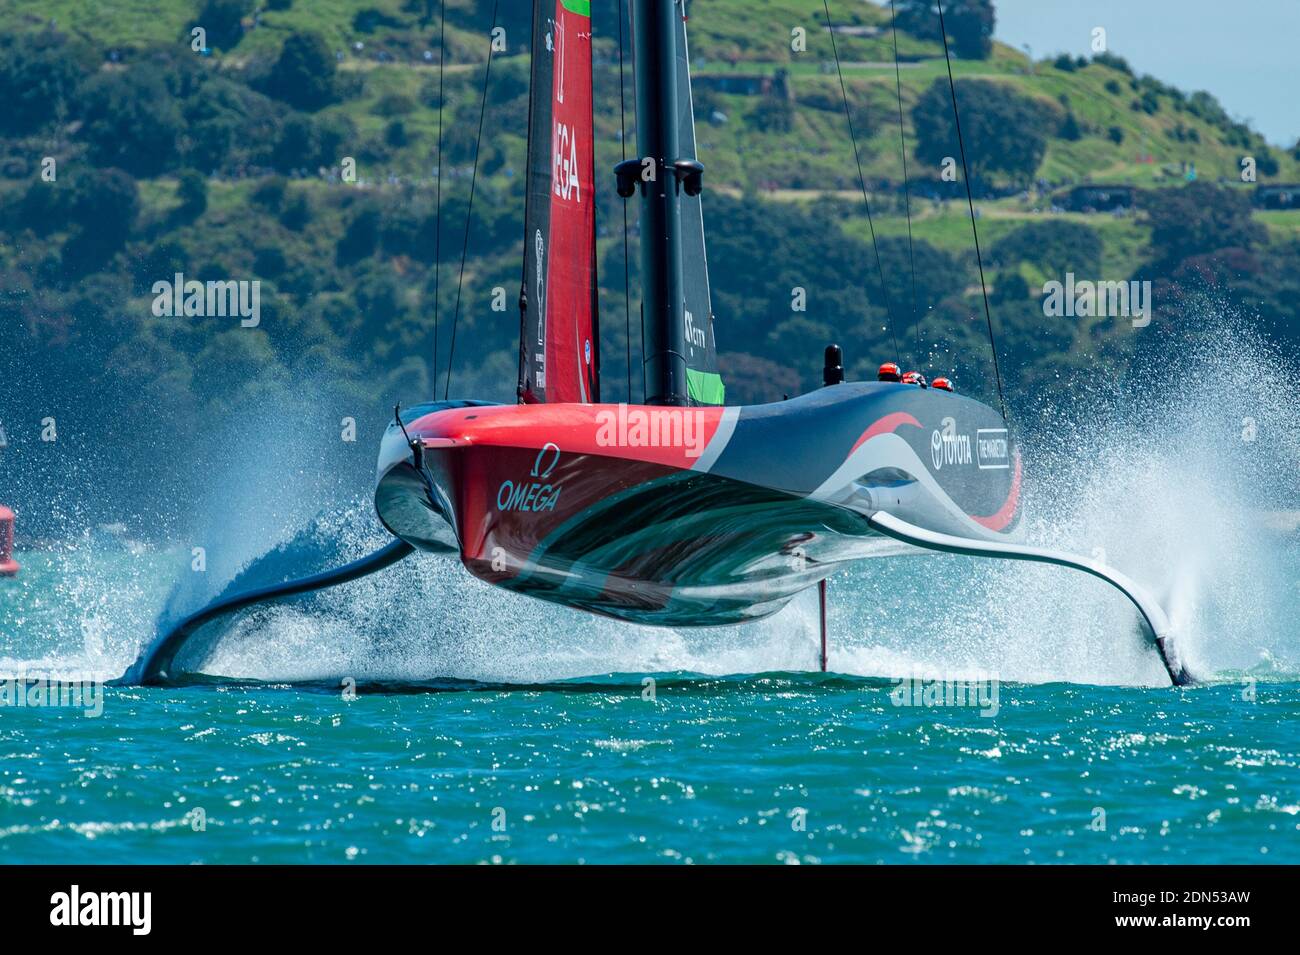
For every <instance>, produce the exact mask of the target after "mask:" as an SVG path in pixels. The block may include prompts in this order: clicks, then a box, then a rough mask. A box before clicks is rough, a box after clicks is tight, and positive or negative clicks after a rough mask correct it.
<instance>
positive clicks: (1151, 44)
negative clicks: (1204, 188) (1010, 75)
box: [994, 0, 1300, 147]
mask: <svg viewBox="0 0 1300 955" xmlns="http://www.w3.org/2000/svg"><path fill="white" fill-rule="evenodd" d="M994 9H995V10H996V11H997V28H996V33H995V37H996V38H997V39H998V40H1001V41H1002V42H1003V43H1006V44H1008V45H1010V46H1014V47H1016V48H1018V49H1023V48H1024V45H1025V44H1026V43H1027V44H1029V47H1030V49H1031V51H1032V52H1033V55H1034V58H1035V59H1042V58H1044V57H1045V56H1048V55H1049V54H1053V53H1071V54H1074V55H1076V56H1079V55H1091V54H1092V31H1093V29H1094V28H1095V27H1103V28H1104V29H1105V30H1106V40H1107V47H1108V49H1109V51H1110V52H1111V53H1116V54H1118V55H1120V56H1122V57H1124V58H1125V59H1127V60H1128V61H1129V63H1130V64H1131V65H1132V67H1133V69H1134V70H1135V71H1136V72H1138V73H1150V74H1151V75H1152V76H1154V77H1156V79H1159V80H1161V81H1163V82H1165V83H1168V84H1170V85H1172V86H1177V87H1178V88H1179V89H1182V90H1184V91H1185V92H1188V93H1191V92H1194V91H1196V90H1201V89H1203V90H1208V91H1209V92H1211V93H1213V94H1214V95H1215V96H1216V97H1217V98H1218V100H1219V102H1220V103H1222V104H1223V106H1224V108H1225V109H1226V110H1227V111H1228V113H1229V115H1231V116H1233V117H1234V118H1236V119H1240V120H1246V121H1247V122H1249V124H1250V126H1251V127H1252V128H1253V129H1256V130H1258V131H1259V132H1261V133H1263V134H1264V136H1265V137H1266V138H1267V139H1268V141H1269V142H1270V143H1273V144H1274V145H1277V146H1283V147H1290V146H1292V145H1294V144H1295V142H1296V140H1297V139H1300V97H1297V93H1298V92H1300V0H1231V2H1224V0H994Z"/></svg>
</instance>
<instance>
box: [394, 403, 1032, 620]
mask: <svg viewBox="0 0 1300 955" xmlns="http://www.w3.org/2000/svg"><path fill="white" fill-rule="evenodd" d="M404 419H405V432H403V430H402V429H401V428H399V427H398V426H397V425H396V424H394V425H393V426H392V427H390V429H389V431H388V433H387V434H386V435H385V439H384V445H383V449H382V451H381V456H380V463H379V473H378V482H377V487H376V496H375V500H376V508H377V510H378V513H379V517H380V519H381V520H382V521H383V522H384V524H385V526H387V527H388V529H389V530H390V531H392V532H393V533H394V534H395V535H397V536H398V537H400V538H402V539H404V540H406V541H408V542H409V543H411V544H414V545H415V546H417V547H421V548H423V549H426V550H440V551H454V552H455V553H457V554H459V556H460V559H461V560H462V562H463V563H464V564H465V566H466V568H468V569H469V571H470V572H471V573H473V574H474V575H475V576H477V577H480V578H481V579H483V580H486V581H488V582H489V583H492V584H495V585H497V586H501V587H505V588H507V589H510V590H515V591H518V592H521V593H527V594H531V595H532V596H535V597H540V598H542V599H546V600H550V601H554V602H556V603H561V604H565V605H567V606H572V607H578V608H581V609H584V610H589V611H592V612H595V613H601V614H606V615H609V616H614V617H618V618H621V619H625V620H629V621H633V622H636V623H647V624H660V625H677V626H705V625H714V624H726V623H734V622H737V621H743V620H751V619H756V618H759V617H763V616H766V615H768V614H771V613H773V612H775V611H777V610H779V609H780V608H781V607H782V606H783V605H784V604H785V603H786V601H788V600H789V599H790V598H791V597H792V596H793V595H795V594H796V593H798V592H800V591H802V590H804V589H806V588H807V587H809V586H812V585H813V584H815V583H817V582H818V581H819V580H822V579H824V578H825V577H827V576H829V575H830V574H831V573H833V572H834V571H835V570H837V569H839V568H840V567H842V566H843V565H844V564H845V563H846V562H848V561H852V560H858V559H861V558H865V557H871V556H876V555H881V554H886V553H898V552H899V550H900V549H901V547H902V545H899V544H898V543H896V542H895V541H892V540H890V539H889V538H886V537H883V536H881V535H879V534H878V533H877V532H876V531H874V530H873V529H872V528H871V527H870V526H869V524H868V521H867V518H868V517H869V516H870V515H871V514H873V513H875V512H876V511H878V510H882V509H885V510H888V511H889V512H890V513H894V514H897V515H900V516H903V517H904V519H907V520H910V521H911V522H912V523H914V524H917V525H918V526H921V527H926V528H928V529H932V530H936V531H941V532H944V533H950V534H956V535H958V536H965V537H973V538H977V539H986V540H993V539H1012V538H1013V536H1014V532H1015V529H1016V524H1017V520H1018V517H1019V497H1020V459H1019V455H1018V453H1017V452H1016V450H1015V448H1014V445H1013V444H1012V443H1011V441H1010V439H1009V435H1008V434H1007V431H1006V426H1005V424H1003V422H1002V419H1001V418H1000V417H999V416H998V415H997V414H996V413H995V412H993V411H992V410H990V409H989V408H987V407H986V406H984V405H982V404H980V403H979V402H976V401H973V400H971V399H968V398H964V397H961V396H957V395H952V394H949V393H945V392H938V391H932V390H922V389H920V388H917V387H914V386H907V385H896V384H876V383H871V384H843V385H835V386H832V387H829V388H823V389H821V390H819V391H816V392H813V393H811V394H808V395H804V396H801V397H799V398H795V399H792V400H790V401H785V402H778V403H774V404H769V405H756V406H747V407H740V408H665V407H647V406H626V405H624V406H618V405H590V404H552V405H483V404H477V403H465V402H450V403H442V404H439V405H430V406H424V407H422V408H418V409H413V410H412V411H411V412H407V413H406V414H405V415H404ZM408 441H409V442H410V444H408ZM411 445H415V446H416V448H415V449H413V448H412V447H411Z"/></svg>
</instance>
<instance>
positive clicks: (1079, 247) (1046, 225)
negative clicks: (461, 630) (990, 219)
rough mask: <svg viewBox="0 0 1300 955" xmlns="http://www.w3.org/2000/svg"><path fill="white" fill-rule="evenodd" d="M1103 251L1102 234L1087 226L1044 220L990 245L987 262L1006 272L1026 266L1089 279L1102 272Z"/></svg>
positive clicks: (1053, 273)
mask: <svg viewBox="0 0 1300 955" xmlns="http://www.w3.org/2000/svg"><path fill="white" fill-rule="evenodd" d="M1104 247H1105V245H1104V243H1103V242H1102V239H1101V234H1100V233H1099V232H1098V231H1097V230H1096V229H1094V228H1093V227H1092V226H1090V225H1085V224H1084V223H1082V222H1070V221H1068V220H1063V219H1044V220H1041V221H1035V222H1026V223H1025V224H1024V225H1022V226H1020V227H1019V228H1018V229H1015V230H1014V231H1012V232H1009V233H1007V234H1006V235H1005V236H1003V237H1002V238H1001V239H999V240H998V241H997V242H995V243H993V247H992V248H991V249H990V250H989V262H990V263H991V264H993V265H996V266H998V267H1000V268H1005V269H1014V268H1015V267H1016V266H1017V265H1018V264H1019V263H1021V262H1029V263H1031V264H1032V265H1035V266H1037V267H1038V268H1039V269H1040V270H1042V271H1043V272H1044V273H1045V274H1047V275H1064V274H1065V273H1066V272H1074V273H1076V274H1077V275H1079V277H1080V278H1084V277H1087V278H1092V277H1095V276H1096V275H1098V274H1099V273H1100V272H1101V256H1102V252H1103V251H1104Z"/></svg>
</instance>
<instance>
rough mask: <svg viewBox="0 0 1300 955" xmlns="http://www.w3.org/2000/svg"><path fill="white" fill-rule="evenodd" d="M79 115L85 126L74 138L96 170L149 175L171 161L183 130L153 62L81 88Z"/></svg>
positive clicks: (106, 75) (176, 108)
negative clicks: (115, 169) (105, 168)
mask: <svg viewBox="0 0 1300 955" xmlns="http://www.w3.org/2000/svg"><path fill="white" fill-rule="evenodd" d="M80 112H81V115H82V116H84V117H85V122H84V124H83V125H82V127H81V130H80V133H79V136H80V138H81V139H82V140H84V141H85V142H86V143H87V145H89V147H90V155H91V158H92V160H94V162H95V164H96V165H98V166H117V167H119V168H121V169H125V170H126V171H127V172H130V173H132V174H133V175H136V176H154V175H157V174H158V173H160V172H163V171H164V170H166V169H168V168H170V167H171V165H172V163H173V161H174V160H175V158H176V154H177V143H178V142H179V140H180V139H181V133H182V131H183V128H184V127H183V122H182V119H181V111H180V108H179V106H178V105H177V101H176V99H175V97H173V96H172V93H171V90H170V89H168V87H167V83H166V81H165V80H164V79H163V78H162V76H160V75H159V73H158V72H157V71H156V69H155V67H154V65H153V64H150V63H145V62H141V63H137V64H135V65H133V66H132V67H130V68H129V69H128V70H126V72H124V73H100V74H99V75H98V76H96V77H95V78H94V79H92V80H91V81H90V82H89V83H87V84H86V88H85V95H84V96H82V98H81V103H80Z"/></svg>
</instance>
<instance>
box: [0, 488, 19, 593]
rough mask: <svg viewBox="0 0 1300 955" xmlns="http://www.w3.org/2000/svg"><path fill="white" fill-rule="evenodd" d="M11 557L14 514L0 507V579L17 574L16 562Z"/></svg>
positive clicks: (12, 551)
mask: <svg viewBox="0 0 1300 955" xmlns="http://www.w3.org/2000/svg"><path fill="white" fill-rule="evenodd" d="M13 555H14V512H13V511H11V510H9V508H7V507H5V506H4V505H0V577H12V576H13V575H14V574H16V573H18V562H17V561H16V560H14V556H13Z"/></svg>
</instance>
